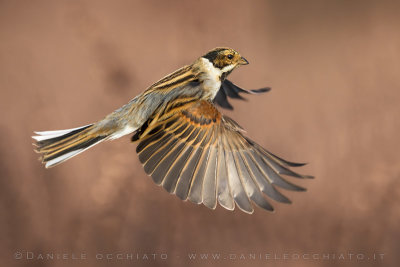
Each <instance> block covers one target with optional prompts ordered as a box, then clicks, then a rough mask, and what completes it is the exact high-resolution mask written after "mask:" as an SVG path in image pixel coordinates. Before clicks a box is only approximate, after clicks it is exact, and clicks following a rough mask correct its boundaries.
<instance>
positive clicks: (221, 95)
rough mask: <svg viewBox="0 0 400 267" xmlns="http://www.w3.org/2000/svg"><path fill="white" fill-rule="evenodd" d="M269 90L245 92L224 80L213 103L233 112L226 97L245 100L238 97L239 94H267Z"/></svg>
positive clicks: (266, 88) (267, 88) (261, 89)
mask: <svg viewBox="0 0 400 267" xmlns="http://www.w3.org/2000/svg"><path fill="white" fill-rule="evenodd" d="M270 90H271V88H269V87H265V88H260V89H254V90H245V89H242V88H240V87H239V86H237V85H235V84H234V83H232V82H231V81H229V80H224V82H223V83H222V84H221V88H220V89H219V91H218V93H217V95H216V96H215V98H214V103H215V104H217V105H219V106H221V107H222V108H226V109H230V110H233V106H232V105H231V104H230V103H229V101H228V97H229V98H235V99H241V100H245V98H243V97H242V96H241V95H240V93H244V94H260V93H265V92H268V91H270Z"/></svg>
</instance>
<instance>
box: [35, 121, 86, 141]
mask: <svg viewBox="0 0 400 267" xmlns="http://www.w3.org/2000/svg"><path fill="white" fill-rule="evenodd" d="M89 125H90V124H88V125H85V126H81V127H77V128H73V129H65V130H56V131H43V132H36V131H35V132H34V133H35V134H38V135H35V136H32V138H33V139H35V140H36V141H43V140H48V139H52V138H56V137H60V136H63V135H64V134H67V133H70V132H72V131H75V130H79V129H82V128H85V127H88V126H89Z"/></svg>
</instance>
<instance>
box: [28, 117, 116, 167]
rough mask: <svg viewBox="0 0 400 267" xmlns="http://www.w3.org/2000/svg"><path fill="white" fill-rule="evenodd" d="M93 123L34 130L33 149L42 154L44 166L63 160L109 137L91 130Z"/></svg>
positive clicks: (51, 165) (53, 164)
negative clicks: (56, 128) (73, 126)
mask: <svg viewBox="0 0 400 267" xmlns="http://www.w3.org/2000/svg"><path fill="white" fill-rule="evenodd" d="M93 125H94V124H89V125H86V126H83V127H79V128H74V129H68V130H60V131H46V132H35V133H36V134H37V136H32V138H33V139H35V140H36V144H35V145H36V149H35V151H36V152H37V153H40V154H42V157H41V160H42V162H43V163H44V164H46V168H50V167H53V166H55V165H57V164H59V163H61V162H64V161H66V160H67V159H70V158H72V157H74V156H76V155H78V154H79V153H81V152H83V151H85V150H86V149H88V148H90V147H92V146H94V145H96V144H98V143H100V142H102V141H104V140H106V139H107V138H108V137H109V135H108V134H105V133H102V134H99V133H98V131H93V128H94V127H93Z"/></svg>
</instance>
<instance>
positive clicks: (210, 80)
mask: <svg viewBox="0 0 400 267" xmlns="http://www.w3.org/2000/svg"><path fill="white" fill-rule="evenodd" d="M247 64H249V62H248V61H247V60H246V59H245V58H244V57H243V56H241V55H240V54H239V53H238V52H237V51H235V50H234V49H232V48H228V47H217V48H214V49H212V50H210V51H208V52H207V53H206V54H204V55H203V56H201V57H199V58H197V59H196V60H195V61H194V62H193V63H192V64H190V65H186V66H184V67H182V68H180V69H178V70H176V71H175V72H172V73H171V74H169V75H167V76H165V77H164V78H162V79H160V80H159V81H157V82H156V83H154V84H153V85H151V86H150V87H148V88H147V89H146V90H145V91H143V92H142V93H141V94H139V95H137V96H136V97H134V98H133V99H132V100H130V101H129V102H128V103H127V104H126V105H124V106H122V107H121V108H119V109H117V110H115V111H113V112H112V113H110V114H109V115H107V116H105V117H104V118H103V119H102V120H99V121H97V122H95V123H91V124H88V125H85V126H81V127H78V128H73V129H67V130H57V131H37V132H34V133H35V134H36V135H35V136H32V138H33V139H34V140H35V143H34V145H35V151H36V152H37V153H39V154H41V158H40V159H41V161H42V163H43V164H45V167H46V168H50V167H54V166H56V165H58V164H60V163H62V162H64V161H66V160H68V159H70V158H72V157H74V156H76V155H78V154H80V153H82V152H83V151H85V150H87V149H89V148H90V147H92V146H94V145H96V144H99V143H101V142H104V141H106V140H114V139H117V138H120V137H122V136H125V135H128V134H133V135H132V137H131V141H132V142H136V143H138V144H137V147H136V152H137V154H138V156H139V160H140V162H141V163H142V165H143V167H144V170H145V172H146V173H147V174H148V175H149V176H151V177H152V179H153V181H154V182H155V183H156V184H157V185H159V186H162V187H163V188H164V189H165V190H166V191H168V192H169V193H171V194H175V195H176V196H178V197H179V198H180V199H182V200H184V201H186V200H189V201H191V202H193V203H196V204H204V205H205V206H206V207H208V208H210V209H215V208H216V207H217V204H218V203H219V205H220V206H222V207H223V208H225V209H227V210H234V209H235V207H236V206H237V207H238V208H239V209H240V210H242V211H244V212H246V213H250V214H251V213H253V212H254V204H255V205H256V206H258V207H260V208H262V209H265V210H268V211H274V208H273V206H272V204H271V203H270V200H271V199H272V200H274V201H276V202H282V203H291V201H290V200H289V199H288V198H287V197H286V196H284V195H283V194H282V193H281V192H280V191H279V190H278V189H280V188H283V189H286V190H292V191H305V190H306V189H305V188H303V187H301V186H298V185H296V184H294V183H292V182H290V181H288V180H287V179H286V178H284V177H283V176H282V175H285V176H291V177H295V178H313V176H310V175H302V174H298V173H296V172H294V171H292V170H291V169H290V168H291V167H299V166H303V165H305V163H295V162H291V161H287V160H285V159H283V158H281V157H278V156H277V155H275V154H272V153H271V152H269V151H268V150H266V149H264V148H263V147H262V146H260V145H258V144H257V143H256V142H254V141H253V140H251V139H250V138H249V137H247V136H246V135H245V130H244V129H243V128H242V127H241V126H240V125H239V124H238V123H237V122H235V121H234V120H233V119H231V118H230V117H228V116H226V115H223V114H222V113H221V112H220V111H219V110H218V109H217V106H220V107H222V108H225V109H233V106H232V105H231V104H230V103H229V101H228V99H229V98H232V99H235V98H236V99H244V98H243V97H242V96H241V94H242V93H243V94H253V95H257V94H260V93H264V92H268V91H269V90H270V88H269V87H266V88H261V89H255V90H246V89H242V88H241V87H239V86H237V85H235V84H234V83H232V82H231V81H229V80H228V79H227V76H228V75H229V74H230V73H231V72H232V71H233V70H235V69H236V68H238V67H240V66H243V65H247Z"/></svg>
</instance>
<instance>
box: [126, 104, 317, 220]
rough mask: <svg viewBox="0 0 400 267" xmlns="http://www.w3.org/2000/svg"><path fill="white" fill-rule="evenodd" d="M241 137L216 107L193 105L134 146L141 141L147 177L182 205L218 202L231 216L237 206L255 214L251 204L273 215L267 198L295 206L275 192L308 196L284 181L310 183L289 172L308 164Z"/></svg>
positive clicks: (154, 126) (151, 128)
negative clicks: (290, 179) (282, 155)
mask: <svg viewBox="0 0 400 267" xmlns="http://www.w3.org/2000/svg"><path fill="white" fill-rule="evenodd" d="M242 131H243V130H242V129H241V128H240V126H238V124H237V123H236V122H234V121H233V120H232V119H230V118H228V117H225V116H222V115H221V113H219V112H218V110H217V109H216V108H215V107H214V105H213V104H212V103H210V102H208V101H193V102H189V103H186V104H183V105H182V104H180V105H178V106H176V107H173V108H171V109H169V110H167V111H166V112H164V114H162V115H161V116H160V117H158V118H154V119H153V120H151V121H148V123H147V124H146V125H145V126H143V127H142V129H140V130H139V131H138V132H137V133H136V134H135V135H134V136H133V137H132V140H133V141H136V140H138V141H139V145H138V146H137V153H138V154H139V159H140V161H141V162H142V164H143V165H144V169H145V171H146V173H147V174H149V175H151V177H152V178H153V180H154V182H155V183H156V184H158V185H162V186H163V187H164V188H165V189H166V190H167V191H168V192H170V193H174V194H176V195H177V196H178V197H179V198H181V199H182V200H187V199H189V200H190V201H192V202H194V203H203V204H204V205H205V206H207V207H209V208H211V209H214V208H215V207H216V206H217V202H218V203H219V204H220V205H221V206H223V207H224V208H226V209H228V210H233V209H234V208H235V203H236V205H237V206H238V207H239V208H240V209H241V210H243V211H245V212H247V213H252V212H253V207H252V204H251V203H252V202H254V203H255V204H257V205H258V206H260V207H262V208H264V209H266V210H270V211H272V210H273V207H272V206H271V204H270V203H269V202H268V201H267V200H266V198H265V197H264V196H265V195H266V196H268V197H270V198H272V199H274V200H276V201H279V202H285V203H290V200H289V199H287V198H286V197H285V196H284V195H282V194H281V193H280V192H279V191H278V190H276V187H281V188H284V189H288V190H294V191H304V190H305V189H304V188H302V187H299V186H297V185H294V184H292V183H290V182H288V181H286V180H285V179H284V178H282V177H281V175H282V174H283V175H289V176H293V177H297V178H311V177H310V176H303V175H300V174H297V173H295V172H293V171H291V170H289V169H288V168H287V167H295V166H301V165H304V164H299V163H292V162H288V161H285V160H283V159H281V158H279V157H277V156H275V155H273V154H271V153H270V152H268V151H266V150H265V149H263V148H262V147H260V146H259V145H257V144H256V143H254V142H253V141H252V140H250V139H248V138H247V137H245V136H244V135H243V134H242ZM264 194H265V195H264Z"/></svg>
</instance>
